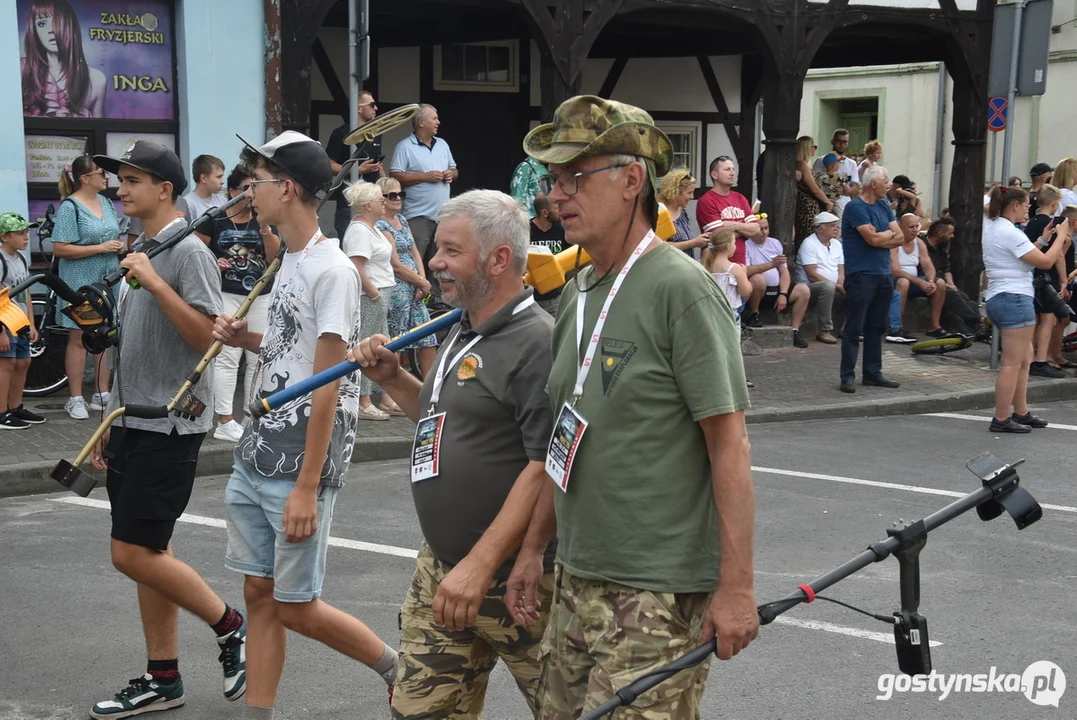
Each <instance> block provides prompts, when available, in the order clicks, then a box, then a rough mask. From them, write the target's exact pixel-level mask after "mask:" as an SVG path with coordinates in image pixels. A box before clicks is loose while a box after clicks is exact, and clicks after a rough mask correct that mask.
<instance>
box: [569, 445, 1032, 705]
mask: <svg viewBox="0 0 1077 720" xmlns="http://www.w3.org/2000/svg"><path fill="white" fill-rule="evenodd" d="M1009 467H1010V468H1011V469H1012V467H1013V466H1009ZM984 483H985V485H984V486H983V487H981V488H980V489H978V490H976V491H974V492H971V493H969V494H968V495H966V496H964V497H962V498H959V499H957V500H955V501H954V502H952V503H950V504H949V505H947V506H945V507H943V508H942V509H940V510H938V511H936V512H934V513H932V514H931V515H928V516H927V517H925V518H924V519H923V520H921V521H920V523H922V528H921V530H922V531H923V532H925V533H926V532H929V531H931V530H934V529H935V528H937V527H939V526H940V525H944V524H946V523H948V522H950V521H951V520H953V519H954V518H956V517H958V516H960V515H963V514H964V513H966V512H968V511H969V510H972V509H973V508H976V507H979V506H980V505H982V504H985V503H987V502H988V501H992V500H995V499H997V498H999V497H1000V496H1001V495H1004V494H1005V493H1006V492H1009V491H1010V490H1013V489H1014V488H1016V486H1017V483H1018V479H1017V474H1016V473H1013V472H1010V473H1009V474H1005V473H999V474H998V475H997V477H995V478H993V479H992V480H990V481H989V480H988V479H986V478H985V479H984ZM1033 522H1034V520H1033ZM1018 527H1022V525H1021V524H1020V522H1018ZM901 543H902V540H901V539H900V538H898V537H895V536H891V537H888V538H886V539H885V540H883V541H881V542H878V543H874V544H872V545H870V546H869V548H868V549H867V550H865V551H864V552H862V553H860V554H859V555H857V556H856V557H854V558H852V559H851V560H849V561H848V562H845V563H843V564H841V565H839V566H838V567H836V568H834V569H833V570H831V571H830V572H828V573H827V574H825V575H823V576H822V577H819V578H818V579H816V580H814V581H812V582H811V583H808V586H809V587H810V588H811V590H812V596H811V597H809V595H808V594H807V593H806V592H805V591H804V590H797V591H796V592H795V593H792V594H791V595H788V596H787V597H785V598H783V599H781V600H778V601H776V602H771V603H765V604H763V605H760V606H759V607H758V608H757V610H758V612H759V623H760V624H761V625H768V624H770V623H771V622H773V621H774V618H776V617H778V616H779V615H781V614H782V613H784V612H786V611H788V610H791V609H792V608H794V607H796V606H797V605H800V604H801V603H804V602H810V601H811V600H812V599H814V595H815V594H816V593H819V592H822V591H823V590H826V589H827V588H828V587H831V586H832V585H834V584H836V583H838V582H840V581H842V580H844V579H845V578H847V577H849V576H850V575H852V574H853V573H855V572H857V571H859V570H863V569H864V568H865V567H867V566H868V565H871V564H872V563H876V562H879V561H880V560H885V559H886V558H887V557H889V556H890V555H891V554H892V553H894V552H895V551H896V550H898V548H899V546H900V545H901ZM717 647H718V645H717V638H715V639H713V640H711V641H710V642H707V643H704V644H702V645H700V646H699V647H697V648H695V649H694V650H692V651H690V652H688V653H686V654H685V655H683V656H682V657H680V658H678V659H677V660H674V661H673V662H671V663H669V664H668V665H666V666H664V667H662V668H659V669H658V670H655V671H653V672H651V673H648V674H646V675H644V676H643V677H641V678H639V679H637V680H636V681H635V682H633V683H630V684H629V685H627V686H626V687H624V688H622V689H621V690H618V691H617V693H616V694H615V695H614V696H613V697H612V698H610V699H609V700H607V701H606V702H604V703H603V704H602V705H599V706H598V707H597V708H595V709H594V710H592V711H591V712H589V713H585V714H584V715H582V716H580V720H600V719H601V718H602V717H604V716H606V715H608V714H610V713H611V712H613V711H614V710H615V709H617V708H619V707H621V706H624V705H631V704H632V703H633V702H634V701H635V700H636V698H637V697H639V696H640V695H641V694H643V693H645V692H647V691H648V690H650V689H651V688H653V687H654V686H655V685H658V684H659V683H661V682H662V681H664V680H667V679H668V678H670V677H672V676H673V675H676V674H677V673H678V672H680V671H681V670H685V669H687V668H690V667H693V666H695V665H698V664H699V663H701V662H703V661H704V660H706V659H707V658H708V657H710V655H711V654H712V653H714V652H715V651H716V650H717Z"/></svg>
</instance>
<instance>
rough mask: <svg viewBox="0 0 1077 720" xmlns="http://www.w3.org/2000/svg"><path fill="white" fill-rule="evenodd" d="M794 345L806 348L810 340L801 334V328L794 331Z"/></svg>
mask: <svg viewBox="0 0 1077 720" xmlns="http://www.w3.org/2000/svg"><path fill="white" fill-rule="evenodd" d="M793 347H798V348H806V347H808V341H807V340H805V339H804V338H802V337H801V336H800V330H794V331H793Z"/></svg>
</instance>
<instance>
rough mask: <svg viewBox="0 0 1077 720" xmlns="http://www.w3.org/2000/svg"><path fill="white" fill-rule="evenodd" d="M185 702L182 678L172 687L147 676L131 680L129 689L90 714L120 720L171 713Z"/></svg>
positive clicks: (177, 679) (103, 718) (110, 719)
mask: <svg viewBox="0 0 1077 720" xmlns="http://www.w3.org/2000/svg"><path fill="white" fill-rule="evenodd" d="M184 702H186V700H184V698H183V680H182V679H181V678H176V681H175V682H174V683H172V684H170V685H161V684H159V683H157V682H155V681H154V679H153V676H152V675H150V674H149V673H147V674H145V675H143V676H142V677H137V678H134V679H133V680H131V681H130V682H129V683H128V685H127V687H125V688H124V689H123V690H120V691H119V692H118V693H116V696H115V697H113V698H112V699H111V700H104V701H102V702H99V703H97V704H96V705H94V706H93V709H92V710H90V717H92V718H97V720H117V719H118V718H127V717H133V716H135V715H141V714H142V713H148V712H157V711H159V710H171V709H172V708H177V707H179V706H180V705H182V704H183V703H184Z"/></svg>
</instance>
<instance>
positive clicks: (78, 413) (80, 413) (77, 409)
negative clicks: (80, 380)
mask: <svg viewBox="0 0 1077 720" xmlns="http://www.w3.org/2000/svg"><path fill="white" fill-rule="evenodd" d="M64 410H66V411H67V414H68V415H70V416H71V419H72V420H86V419H87V418H89V417H90V413H88V412H86V401H85V400H83V399H82V396H81V395H80V396H79V397H73V398H70V399H69V400H68V401H67V404H66V405H64Z"/></svg>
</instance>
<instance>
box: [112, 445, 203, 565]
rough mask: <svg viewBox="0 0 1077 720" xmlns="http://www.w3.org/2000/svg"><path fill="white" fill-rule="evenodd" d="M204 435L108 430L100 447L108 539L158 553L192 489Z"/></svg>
mask: <svg viewBox="0 0 1077 720" xmlns="http://www.w3.org/2000/svg"><path fill="white" fill-rule="evenodd" d="M205 437H206V434H205V433H195V434H193V435H179V434H177V433H176V431H175V430H173V431H172V434H170V435H165V434H164V433H158V432H149V431H147V430H134V429H131V428H126V429H125V428H122V427H114V428H112V435H111V437H110V439H109V443H108V447H107V448H106V449H105V453H104V454H105V457H106V458H107V459H108V479H107V480H106V484H105V487H106V489H107V490H108V500H109V502H110V503H111V504H112V538H113V539H114V540H119V541H120V542H125V543H129V544H131V545H139V546H141V547H147V548H150V549H151V550H160V551H162V552H163V551H164V550H167V549H168V543H169V541H170V540H171V539H172V531H173V529H174V528H175V526H176V520H177V519H178V518H179V516H180V515H182V514H183V511H184V510H185V509H186V508H187V502H188V501H189V500H190V499H191V491H192V490H193V489H194V473H195V468H196V466H197V464H198V449H199V448H200V447H202V441H203V440H204V439H205Z"/></svg>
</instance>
